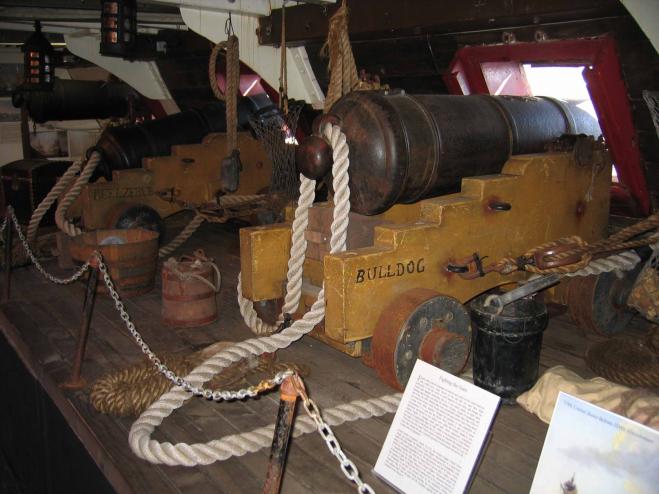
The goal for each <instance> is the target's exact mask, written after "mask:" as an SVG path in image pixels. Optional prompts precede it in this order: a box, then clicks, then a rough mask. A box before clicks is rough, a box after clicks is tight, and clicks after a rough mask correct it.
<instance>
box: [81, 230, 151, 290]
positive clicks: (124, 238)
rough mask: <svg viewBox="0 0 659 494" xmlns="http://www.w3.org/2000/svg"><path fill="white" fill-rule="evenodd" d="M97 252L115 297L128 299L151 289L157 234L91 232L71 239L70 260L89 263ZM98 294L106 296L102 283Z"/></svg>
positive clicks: (101, 281)
mask: <svg viewBox="0 0 659 494" xmlns="http://www.w3.org/2000/svg"><path fill="white" fill-rule="evenodd" d="M95 250H98V251H99V252H100V253H101V254H102V255H103V260H104V261H105V264H106V265H107V266H108V271H109V273H110V277H111V278H112V281H113V282H114V285H115V287H116V288H117V291H118V292H119V295H121V296H122V297H132V296H135V295H141V294H143V293H147V292H149V291H151V290H152V289H153V286H154V284H155V279H156V266H157V263H158V233H157V232H153V231H151V230H142V229H138V228H135V229H127V230H95V231H93V232H89V233H83V234H82V235H79V236H77V237H74V238H73V240H72V242H71V247H70V251H71V257H73V259H75V260H76V261H80V262H85V261H87V260H89V258H90V256H91V254H92V252H94V251H95ZM98 292H99V293H107V288H106V286H105V283H104V282H103V279H102V278H101V279H100V280H99V282H98Z"/></svg>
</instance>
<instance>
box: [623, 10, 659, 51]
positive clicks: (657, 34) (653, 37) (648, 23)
mask: <svg viewBox="0 0 659 494" xmlns="http://www.w3.org/2000/svg"><path fill="white" fill-rule="evenodd" d="M621 1H622V4H623V5H624V6H625V8H626V9H627V10H628V11H629V13H630V14H631V15H632V17H633V18H634V20H635V21H636V22H637V23H638V25H639V27H640V28H641V29H642V30H643V32H644V33H645V35H646V36H647V37H648V39H649V40H650V42H651V43H652V46H654V49H655V51H656V52H659V1H658V0H621Z"/></svg>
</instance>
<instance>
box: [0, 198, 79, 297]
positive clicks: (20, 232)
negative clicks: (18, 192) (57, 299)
mask: <svg viewBox="0 0 659 494" xmlns="http://www.w3.org/2000/svg"><path fill="white" fill-rule="evenodd" d="M7 212H8V213H9V215H10V216H11V221H12V222H13V223H14V227H15V228H16V233H17V234H18V238H19V239H20V241H21V243H22V244H23V249H25V252H26V254H27V255H28V257H29V258H30V260H31V261H32V262H33V263H34V266H35V267H36V268H37V270H39V272H40V273H41V274H42V275H43V276H45V277H46V278H47V279H48V280H49V281H51V282H52V283H55V284H57V285H69V284H71V283H73V282H74V281H77V280H79V279H80V278H81V277H82V275H83V274H85V273H86V272H87V270H88V269H89V266H90V264H89V261H86V262H85V263H84V264H83V265H82V266H80V268H79V269H78V270H77V271H76V272H75V273H73V274H72V275H71V276H69V277H68V278H58V277H56V276H53V275H52V274H50V273H49V272H48V271H46V270H45V269H44V267H43V266H42V265H41V263H40V262H39V259H37V256H35V255H34V252H32V249H31V248H30V244H28V242H27V239H26V238H25V235H24V234H23V229H22V228H21V225H20V223H19V222H18V218H17V217H16V214H15V213H14V209H13V208H11V207H9V208H7ZM6 224H7V217H5V221H4V223H3V226H2V229H4V228H5V226H6ZM0 231H2V230H0ZM9 248H11V247H9Z"/></svg>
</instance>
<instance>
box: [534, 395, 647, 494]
mask: <svg viewBox="0 0 659 494" xmlns="http://www.w3.org/2000/svg"><path fill="white" fill-rule="evenodd" d="M554 492H557V493H566V494H574V493H577V492H580V493H583V492H597V493H598V494H608V493H611V494H614V493H615V494H618V493H633V494H656V493H657V492H659V432H658V431H656V430H654V429H651V428H649V427H646V426H644V425H641V424H639V423H637V422H634V421H633V420H630V419H628V418H626V417H622V416H620V415H617V414H615V413H613V412H609V411H608V410H604V409H603V408H600V407H598V406H595V405H593V404H591V403H588V402H587V401H583V400H580V399H579V398H575V397H574V396H571V395H569V394H566V393H563V392H561V393H559V395H558V400H557V401H556V406H555V408H554V413H553V414H552V417H551V422H550V423H549V430H548V431H547V437H546V438H545V444H544V446H543V447H542V453H541V454H540V460H539V461H538V467H537V469H536V472H535V477H534V478H533V485H532V486H531V494H545V493H554Z"/></svg>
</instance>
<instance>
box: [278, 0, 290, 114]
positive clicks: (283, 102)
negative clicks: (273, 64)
mask: <svg viewBox="0 0 659 494" xmlns="http://www.w3.org/2000/svg"><path fill="white" fill-rule="evenodd" d="M286 55H287V53H286V0H284V2H283V3H282V5H281V42H280V44H279V56H280V59H279V108H280V109H281V111H282V112H283V113H284V115H288V67H287V65H286Z"/></svg>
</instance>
